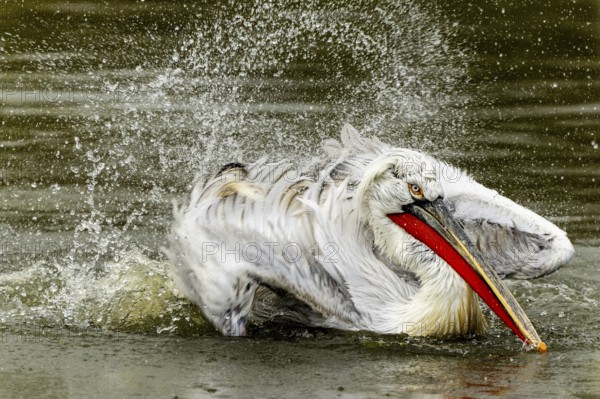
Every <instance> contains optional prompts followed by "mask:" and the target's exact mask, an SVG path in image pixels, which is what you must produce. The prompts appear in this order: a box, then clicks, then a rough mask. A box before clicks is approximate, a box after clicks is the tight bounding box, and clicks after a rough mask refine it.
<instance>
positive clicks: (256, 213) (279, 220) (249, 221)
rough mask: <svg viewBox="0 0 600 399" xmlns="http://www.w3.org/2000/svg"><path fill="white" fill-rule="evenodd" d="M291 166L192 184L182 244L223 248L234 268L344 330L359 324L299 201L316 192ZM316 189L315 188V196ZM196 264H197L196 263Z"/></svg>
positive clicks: (237, 169) (260, 166)
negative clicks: (232, 255) (188, 240)
mask: <svg viewBox="0 0 600 399" xmlns="http://www.w3.org/2000/svg"><path fill="white" fill-rule="evenodd" d="M314 184H315V183H314V182H312V181H310V180H307V179H306V178H305V177H303V176H301V175H299V174H298V171H297V170H295V169H294V167H293V164H291V163H289V162H280V163H271V164H265V163H263V162H262V161H259V162H258V163H256V164H254V165H251V166H249V167H248V168H244V167H241V165H240V166H237V165H234V166H233V167H230V168H229V169H227V170H225V171H223V172H222V173H221V174H219V175H218V176H216V177H215V178H214V179H212V180H211V181H209V182H208V183H207V184H206V185H205V186H204V187H202V185H201V184H197V185H196V187H195V188H194V190H193V192H192V196H191V201H190V205H189V206H188V208H187V210H186V211H185V214H184V215H182V217H180V221H181V222H180V224H181V225H183V226H185V225H186V223H191V226H189V228H184V229H183V231H182V232H181V233H180V234H179V235H180V236H190V237H194V239H195V240H196V241H197V245H196V246H198V247H200V246H201V245H202V243H203V242H216V243H222V246H223V248H229V250H234V251H237V252H239V253H240V254H241V256H239V258H238V259H237V261H236V264H232V265H226V264H223V265H221V267H222V268H225V267H229V268H243V269H244V270H245V273H246V274H247V275H248V276H249V277H250V278H252V279H253V280H255V281H256V282H258V283H259V284H261V285H264V286H266V287H269V288H271V289H272V290H274V291H276V292H282V293H287V294H289V295H291V296H293V297H294V298H296V299H297V300H299V301H301V302H302V303H305V304H307V305H308V306H310V307H311V308H312V310H313V311H314V312H317V313H318V314H321V315H322V316H324V317H326V318H331V319H335V320H340V321H341V322H343V323H347V324H348V325H352V324H356V323H357V320H359V319H360V318H361V316H360V315H359V314H358V311H357V309H356V308H355V306H354V303H353V300H352V297H351V295H350V293H349V292H348V289H347V285H346V283H345V280H344V277H343V276H342V275H341V274H340V273H339V272H338V270H337V269H336V268H334V267H328V264H327V263H326V262H325V263H324V262H322V261H321V257H320V256H319V254H318V253H317V252H318V251H317V250H318V249H322V248H320V247H319V245H320V243H317V242H316V240H315V237H314V231H313V220H312V216H311V214H309V213H308V212H307V211H306V210H305V209H304V206H303V204H302V203H301V202H300V201H298V200H297V199H298V197H299V196H300V195H301V194H302V193H303V192H304V191H306V190H307V189H308V187H310V186H314ZM313 189H314V188H313ZM196 257H197V256H196Z"/></svg>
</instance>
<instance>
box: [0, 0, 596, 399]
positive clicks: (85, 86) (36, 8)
mask: <svg viewBox="0 0 600 399" xmlns="http://www.w3.org/2000/svg"><path fill="white" fill-rule="evenodd" d="M1 7H2V13H1V14H0V67H1V70H2V74H0V87H1V92H0V94H1V98H0V203H1V204H2V207H1V208H0V242H1V245H2V247H1V248H0V254H1V256H0V271H1V273H0V338H1V339H0V354H1V355H0V359H1V360H0V374H1V378H0V393H1V396H2V397H17V398H18V397H23V398H25V397H27V398H29V397H57V398H63V397H74V398H75V397H83V396H85V397H135V396H139V397H175V396H177V397H179V398H196V397H213V396H215V397H273V398H275V397H277V398H279V397H349V398H356V397H381V396H385V395H388V396H391V397H398V396H400V397H495V396H503V397H550V396H556V397H569V396H570V397H580V398H591V397H598V392H600V378H599V377H598V376H599V375H600V332H599V331H600V329H598V327H597V326H599V325H600V312H599V308H598V302H599V301H600V294H599V293H598V286H599V284H600V272H599V271H598V268H599V267H600V264H599V263H598V259H600V248H599V246H600V238H599V237H600V236H599V234H598V232H599V228H600V206H599V205H598V201H597V198H599V197H600V189H599V188H598V187H599V186H598V179H600V151H599V149H598V146H599V142H600V138H599V137H598V134H599V132H600V90H598V89H599V87H600V9H599V7H600V6H599V5H598V3H597V2H595V1H589V0H577V1H560V0H551V1H542V2H533V1H532V2H529V1H527V2H520V3H519V4H514V3H511V2H504V1H484V0H480V1H476V2H471V3H469V4H468V5H465V4H464V3H463V2H456V1H446V2H443V4H437V5H431V4H429V3H428V2H425V1H418V0H415V1H407V2H398V3H394V2H385V1H367V2H363V3H362V4H360V5H348V4H345V2H341V1H340V2H320V1H311V2H294V1H280V2H266V1H265V2H262V1H259V2H255V3H252V4H250V3H247V2H210V1H205V2H186V1H184V2H177V3H176V4H173V3H171V2H166V1H164V2H163V1H152V2H148V1H146V2H134V1H131V2H127V1H122V2H118V1H114V2H113V1H111V2H108V3H103V4H91V3H76V2H54V1H43V2H33V1H24V2H12V1H5V2H3V3H2V4H1ZM345 122H350V123H352V124H353V125H355V126H356V127H357V128H358V129H359V130H361V131H362V132H363V133H364V134H365V135H372V134H375V135H378V136H379V137H381V138H382V139H384V140H386V141H388V142H391V143H395V144H397V145H399V146H408V147H413V148H418V149H421V150H425V151H429V152H431V153H433V154H435V155H436V156H438V157H440V158H442V159H445V160H448V161H451V162H453V163H455V164H458V165H460V166H461V167H464V168H467V169H468V170H469V171H471V172H472V174H473V175H474V176H475V177H476V178H477V179H478V180H479V181H481V182H482V183H484V184H486V185H488V186H490V187H493V188H495V189H498V190H499V191H501V192H502V193H503V194H505V195H507V196H509V197H511V198H513V199H514V200H516V201H517V202H519V203H522V204H524V205H526V206H528V207H530V208H532V209H533V210H535V211H536V212H538V213H541V214H543V215H545V216H547V217H548V218H549V219H550V220H552V221H553V222H555V223H556V224H558V225H559V226H560V227H561V228H563V229H565V230H566V231H567V232H568V234H569V237H570V238H571V240H572V241H573V243H574V244H575V247H576V251H577V255H576V257H575V258H574V260H573V261H572V263H571V264H570V265H569V266H568V267H565V268H564V269H561V270H559V271H558V272H557V273H555V274H553V275H551V276H549V277H546V278H543V279H539V280H534V281H525V282H523V281H521V282H513V283H511V284H510V286H511V288H512V289H513V290H514V292H515V295H516V297H517V299H518V300H519V302H520V303H521V304H522V306H523V308H524V309H525V311H526V312H527V314H528V315H529V316H530V318H531V319H532V321H533V322H534V324H535V325H536V328H537V330H538V332H539V333H540V336H541V337H542V338H543V339H544V340H545V342H547V343H548V345H549V352H548V353H547V354H545V355H539V354H534V353H527V352H524V351H523V350H522V348H521V345H520V343H519V342H518V340H517V339H516V338H514V337H513V335H512V334H511V333H510V332H509V331H508V330H507V329H506V328H505V327H504V326H503V325H501V323H500V322H499V321H498V320H497V319H496V318H495V317H491V316H490V315H488V316H489V319H490V327H491V328H490V334H489V335H488V336H487V337H479V338H472V339H467V340H454V341H440V340H433V339H409V338H407V337H404V336H377V335H371V334H364V333H359V334H345V333H339V332H331V331H320V330H315V331H313V330H291V331H288V330H285V331H280V330H279V329H277V328H274V329H272V330H268V331H260V330H254V331H253V336H252V337H249V338H244V339H225V338H222V337H220V336H218V335H216V334H215V333H214V332H213V331H212V328H210V327H209V326H207V325H206V323H205V322H203V320H202V318H201V316H200V315H199V313H198V312H197V310H196V309H194V307H193V306H192V305H190V304H189V303H188V302H186V301H185V300H184V299H182V298H180V297H178V296H177V295H175V294H174V291H173V286H172V283H171V281H170V278H169V275H168V269H169V263H168V261H166V259H165V256H164V255H163V253H162V250H161V247H163V246H164V245H166V239H165V237H166V235H167V233H168V231H169V226H170V223H171V209H172V205H171V203H172V201H173V200H175V201H179V202H181V201H183V200H184V199H185V196H186V195H187V192H188V191H189V188H190V182H191V181H192V179H193V178H194V176H195V175H197V174H200V175H201V176H203V175H208V174H210V173H212V172H214V171H215V170H216V169H217V168H218V167H219V165H221V164H222V163H224V162H230V161H232V160H233V161H240V162H251V161H253V160H255V159H257V158H258V157H262V156H266V157H268V158H269V159H273V160H276V159H281V158H283V157H287V158H289V159H291V160H292V161H294V162H298V163H303V162H306V161H307V160H308V159H310V158H311V157H313V156H318V155H319V154H320V153H319V151H320V149H319V143H320V141H321V140H323V139H325V138H330V137H337V136H338V134H339V130H340V127H341V126H342V124H343V123H345Z"/></svg>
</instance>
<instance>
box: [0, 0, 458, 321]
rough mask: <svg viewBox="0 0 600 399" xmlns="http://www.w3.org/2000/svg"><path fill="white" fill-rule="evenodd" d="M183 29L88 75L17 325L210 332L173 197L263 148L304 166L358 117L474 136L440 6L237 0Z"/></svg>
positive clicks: (392, 128)
mask: <svg viewBox="0 0 600 399" xmlns="http://www.w3.org/2000/svg"><path fill="white" fill-rule="evenodd" d="M169 34H172V35H175V36H176V37H177V38H178V39H177V40H176V44H175V45H174V47H173V48H167V49H163V50H162V53H163V54H164V57H163V60H164V61H161V62H154V63H152V62H148V60H144V59H140V54H139V53H134V54H132V55H131V56H129V55H127V54H125V55H123V61H122V63H123V64H129V65H132V67H130V68H125V69H121V70H118V69H112V70H106V69H104V68H102V67H96V66H93V65H91V66H88V67H86V69H85V70H86V72H85V73H84V74H83V75H82V76H80V77H79V78H78V79H79V81H78V85H79V86H78V88H79V90H83V88H87V89H88V93H87V95H85V96H81V100H80V101H79V100H77V96H74V98H75V99H74V103H75V104H74V109H75V111H74V113H78V112H79V113H81V114H82V115H84V117H83V118H80V119H76V118H74V120H75V121H76V123H75V125H74V126H73V127H69V128H68V130H67V131H68V132H72V133H69V134H71V137H67V138H66V139H65V143H66V144H65V148H64V149H63V151H64V152H66V153H68V157H67V159H65V160H63V161H62V162H63V165H62V167H63V168H66V169H67V170H66V174H67V177H64V178H63V181H61V182H60V185H59V184H58V183H53V185H51V186H50V187H49V192H48V191H44V190H42V189H41V188H38V191H36V194H37V195H38V197H37V199H33V198H32V199H31V202H36V201H37V203H40V202H41V203H44V204H45V206H47V208H48V209H52V204H56V205H55V208H56V209H59V204H60V205H61V206H62V207H63V208H64V204H65V203H67V204H68V205H67V209H70V211H69V215H68V216H67V217H66V218H65V217H64V215H63V216H61V218H63V220H61V221H59V222H58V225H59V228H58V229H57V230H58V231H59V233H58V234H57V235H49V236H48V237H46V236H44V235H43V234H42V238H41V239H40V238H39V235H36V234H37V233H36V232H35V229H29V230H27V229H24V230H25V231H26V234H25V235H26V236H27V235H28V236H29V237H31V236H32V234H33V236H35V237H37V238H35V239H33V240H34V242H40V240H42V241H44V240H45V241H44V242H46V243H52V245H53V246H51V248H45V250H44V251H42V252H44V254H43V256H40V253H39V251H34V252H36V253H35V254H34V255H35V256H30V255H32V254H29V255H28V254H27V253H25V254H24V253H23V252H24V251H22V248H20V247H19V248H17V250H14V251H5V252H7V254H8V255H10V254H12V255H14V257H13V258H15V259H16V258H18V259H19V260H20V261H21V264H22V265H24V266H25V267H24V268H17V270H14V272H11V273H8V274H5V275H3V277H2V283H1V288H2V290H1V291H0V292H1V293H2V296H3V298H2V299H3V303H4V305H3V306H2V308H1V309H0V320H1V321H2V322H3V323H9V322H10V323H13V324H14V323H16V324H19V323H23V322H32V323H46V324H48V325H55V326H70V327H76V328H88V327H90V326H99V327H101V328H107V329H119V330H121V331H144V332H160V331H175V330H177V331H182V330H186V329H187V330H193V329H197V328H201V327H202V326H203V325H204V324H203V322H202V321H201V319H200V317H199V314H198V312H197V310H196V309H193V307H192V306H191V305H188V303H187V302H186V301H185V300H182V299H181V298H180V297H179V296H178V295H177V293H176V292H175V291H174V289H173V286H172V282H171V279H170V277H169V274H168V269H169V265H168V263H166V262H165V261H164V257H163V255H162V253H161V252H160V249H159V248H160V247H161V246H162V245H163V244H164V237H165V236H166V232H167V230H168V228H169V224H170V217H171V216H170V206H171V205H170V204H171V201H172V200H173V199H180V198H182V196H183V195H184V194H185V193H186V192H187V191H188V188H189V184H190V182H191V180H192V178H193V177H194V176H195V175H200V178H203V177H206V176H208V175H209V174H211V173H214V171H215V170H216V168H218V167H219V165H220V164H222V163H224V162H230V161H242V162H248V161H252V160H254V159H255V158H257V157H261V156H267V157H270V158H272V159H281V158H284V157H287V158H289V159H291V160H292V161H294V162H298V163H304V162H305V161H306V160H307V159H309V158H311V157H313V156H314V155H316V154H318V144H319V142H320V141H321V140H322V139H324V138H327V137H337V136H338V132H339V129H340V126H341V125H342V123H344V122H352V123H354V124H355V125H356V126H358V127H360V128H362V130H364V131H365V132H366V133H367V134H369V133H377V134H378V135H379V136H384V137H386V138H387V139H388V140H390V141H394V142H398V143H402V144H404V145H413V146H419V147H421V148H426V149H427V148H430V149H433V148H434V145H433V143H432V142H431V141H429V140H431V137H436V136H440V137H442V136H443V137H444V138H445V140H446V143H447V144H449V145H451V143H452V138H453V137H454V136H456V135H457V134H458V133H459V132H461V131H462V130H463V129H461V128H460V127H461V123H462V122H461V121H462V119H463V114H462V113H461V111H459V110H458V109H459V108H460V106H461V105H464V104H465V103H466V102H467V97H466V95H464V94H462V93H461V91H460V86H461V84H462V83H463V76H464V75H465V73H464V68H466V57H465V56H464V54H463V53H462V52H461V51H460V50H459V49H458V48H457V47H456V46H454V45H453V44H452V43H451V42H452V40H451V38H452V35H453V28H452V25H451V22H450V21H446V20H445V19H444V18H443V17H442V13H441V12H440V11H439V10H436V9H435V7H433V6H425V5H421V4H417V3H416V2H404V3H402V4H396V3H394V2H365V3H363V4H361V5H360V6H356V5H351V4H346V3H345V2H333V3H327V4H322V3H320V2H317V1H313V2H308V3H302V4H300V3H296V2H294V1H281V2H270V1H264V2H255V3H252V4H247V3H237V2H226V3H224V4H219V5H214V6H203V7H201V8H199V9H196V10H195V14H194V15H193V17H192V18H191V19H190V20H189V24H188V25H187V26H184V27H179V26H177V27H176V28H175V29H174V30H173V31H171V32H169ZM79 51H81V50H79ZM76 53H77V51H76V52H75V54H76ZM142 54H143V52H142ZM129 57H131V59H130V58H129ZM111 62H113V63H114V62H115V61H111ZM53 73H55V74H57V75H60V73H59V72H58V71H55V70H53V69H52V67H51V66H49V67H48V75H49V77H48V78H47V79H49V80H55V78H56V77H54V76H53ZM449 129H454V131H455V132H456V133H453V134H450V133H449ZM32 174H33V175H35V174H36V172H34V173H32ZM57 187H60V189H57ZM38 206H39V205H38ZM64 219H66V220H64ZM27 231H28V232H27ZM57 240H58V241H57ZM57 242H60V245H58V246H57V245H56V243H57ZM55 247H56V248H55ZM25 252H27V251H25ZM6 259H7V260H8V258H6Z"/></svg>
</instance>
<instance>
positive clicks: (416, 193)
mask: <svg viewBox="0 0 600 399" xmlns="http://www.w3.org/2000/svg"><path fill="white" fill-rule="evenodd" d="M408 190H409V191H410V194H411V195H412V196H413V197H414V198H416V199H421V198H423V190H422V189H421V187H419V186H418V185H417V184H410V183H409V185H408Z"/></svg>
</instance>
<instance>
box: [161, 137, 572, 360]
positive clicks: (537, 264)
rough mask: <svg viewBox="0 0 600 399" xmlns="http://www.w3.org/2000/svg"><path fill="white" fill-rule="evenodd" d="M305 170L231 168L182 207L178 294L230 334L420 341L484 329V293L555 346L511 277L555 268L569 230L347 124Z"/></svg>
mask: <svg viewBox="0 0 600 399" xmlns="http://www.w3.org/2000/svg"><path fill="white" fill-rule="evenodd" d="M323 148H324V152H325V153H326V154H327V155H328V156H327V159H325V160H319V161H313V162H312V163H311V164H310V165H309V166H307V167H306V168H305V170H299V169H298V168H297V167H296V166H295V165H294V164H293V163H291V162H286V161H283V162H277V163H267V162H265V161H264V160H261V161H258V162H257V163H255V164H253V165H248V166H244V165H242V164H238V163H234V164H229V165H226V166H225V167H223V168H222V169H221V171H220V172H219V173H218V174H217V175H216V176H214V177H212V178H211V179H209V180H208V182H206V183H205V184H204V183H203V182H200V181H198V182H196V183H195V184H194V186H193V190H192V193H191V197H190V199H189V202H188V203H187V204H186V205H185V206H182V207H180V208H177V207H176V209H175V222H174V225H173V229H172V233H171V236H170V248H169V250H168V254H169V257H170V258H171V260H172V262H173V265H174V266H173V277H174V280H175V283H176V286H177V287H178V289H179V290H180V291H181V292H182V293H183V294H184V295H185V296H187V297H188V298H189V299H190V300H192V301H193V302H194V303H196V304H197V305H198V306H199V307H200V309H201V310H202V312H203V313H204V315H205V316H206V318H207V319H208V320H209V321H210V322H211V323H212V324H213V325H214V326H215V327H216V328H217V329H218V330H219V331H220V332H221V333H222V334H224V335H231V336H241V335H245V334H246V331H247V326H248V323H249V320H254V319H255V318H256V319H257V320H259V319H261V318H262V319H264V318H267V319H269V318H270V319H275V318H278V319H279V320H286V319H287V320H290V321H294V322H300V323H303V324H305V325H308V326H317V327H325V328H334V329H342V330H355V331H356V330H368V331H372V332H376V333H382V334H401V333H405V334H409V335H414V336H439V337H447V336H464V335H469V334H478V335H479V334H485V332H486V328H487V324H486V320H485V317H484V316H483V314H482V310H481V308H480V304H479V300H478V298H477V295H478V296H479V297H480V298H481V299H482V300H483V301H484V302H485V303H486V304H487V305H488V306H489V307H490V308H491V310H492V311H494V312H495V313H496V314H497V315H498V317H500V319H502V320H503V321H504V323H505V324H506V325H507V326H508V327H509V328H510V329H512V330H513V331H514V333H515V334H516V335H517V336H518V337H519V338H520V339H521V340H522V341H523V342H524V345H525V346H526V347H527V348H528V349H532V348H533V349H537V350H538V351H540V352H545V351H546V344H545V343H544V342H543V341H542V340H541V339H540V338H539V336H538V334H537V332H536V330H535V328H534V327H533V324H532V323H531V321H530V320H529V319H528V317H527V315H526V314H525V312H524V311H523V310H522V309H521V307H520V306H519V304H518V303H517V301H516V300H515V298H514V297H513V295H512V294H511V292H510V291H509V290H508V288H507V286H506V285H505V283H504V282H503V281H502V279H503V278H516V279H531V278H536V277H540V276H543V275H546V274H548V273H551V272H553V271H555V270H556V269H558V268H559V267H561V266H562V265H564V264H565V263H567V262H568V261H569V260H570V259H571V257H572V256H573V252H574V250H573V246H572V245H571V243H570V241H569V239H568V238H567V236H566V233H565V232H564V231H562V230H560V229H559V228H558V227H556V226H555V225H554V224H552V223H551V222H549V221H548V220H546V219H544V218H543V217H541V216H539V215H537V214H536V213H534V212H532V211H531V210H529V209H526V208H524V207H522V206H520V205H518V204H516V203H515V202H513V201H511V200H510V199H508V198H506V197H504V196H502V195H500V194H499V193H497V192H496V191H493V190H491V189H488V188H486V187H484V186H483V185H481V184H479V183H477V182H475V181H474V180H473V179H472V178H471V177H470V176H469V175H468V174H466V173H465V172H463V171H461V170H459V169H457V168H455V167H453V166H451V165H449V164H447V163H444V162H441V161H438V160H436V159H435V158H433V157H431V156H429V155H427V154H425V153H422V152H419V151H414V150H409V149H404V148H394V147H392V146H389V145H387V144H385V143H383V142H381V141H380V140H378V139H376V138H364V137H362V136H361V135H360V134H359V133H358V132H357V131H356V130H355V129H354V128H353V127H352V126H350V125H345V126H344V127H343V129H342V134H341V143H340V142H338V141H336V140H327V141H325V143H324V145H323Z"/></svg>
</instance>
